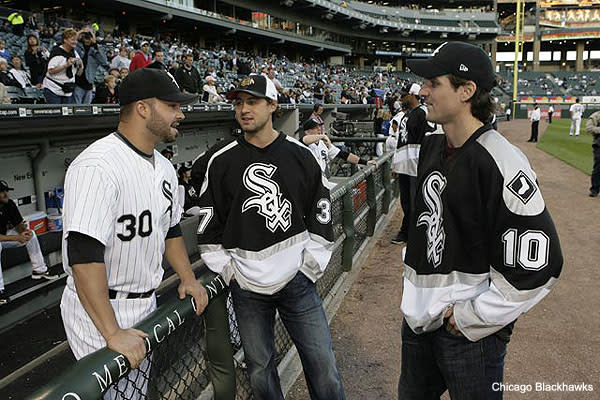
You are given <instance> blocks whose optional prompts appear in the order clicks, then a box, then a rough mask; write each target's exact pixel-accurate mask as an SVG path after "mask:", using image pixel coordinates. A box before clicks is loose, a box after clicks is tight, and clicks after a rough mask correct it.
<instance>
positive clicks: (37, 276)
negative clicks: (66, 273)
mask: <svg viewBox="0 0 600 400" xmlns="http://www.w3.org/2000/svg"><path fill="white" fill-rule="evenodd" d="M58 278H59V276H58V275H50V272H48V271H46V272H35V271H33V272H32V273H31V279H48V280H49V281H51V280H54V279H58Z"/></svg>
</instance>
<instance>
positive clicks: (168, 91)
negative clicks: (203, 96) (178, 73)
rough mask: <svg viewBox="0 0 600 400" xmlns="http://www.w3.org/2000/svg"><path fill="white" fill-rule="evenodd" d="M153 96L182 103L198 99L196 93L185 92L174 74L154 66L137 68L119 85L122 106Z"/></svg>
mask: <svg viewBox="0 0 600 400" xmlns="http://www.w3.org/2000/svg"><path fill="white" fill-rule="evenodd" d="M153 97H156V98H157V99H159V100H163V101H172V102H174V103H180V104H189V103H193V102H195V101H196V100H198V95H196V94H191V93H183V92H182V91H181V90H180V89H179V85H178V84H177V81H175V78H173V75H171V74H170V73H168V72H166V71H163V70H159V69H154V68H138V69H136V70H135V71H133V72H131V73H129V75H127V76H126V77H125V79H123V82H122V83H121V86H120V87H119V104H120V105H122V106H124V105H126V104H129V103H133V102H134V101H138V100H143V99H150V98H153Z"/></svg>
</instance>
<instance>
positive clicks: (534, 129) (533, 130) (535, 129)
mask: <svg viewBox="0 0 600 400" xmlns="http://www.w3.org/2000/svg"><path fill="white" fill-rule="evenodd" d="M539 125H540V121H533V122H532V123H531V137H530V138H529V140H530V141H532V142H537V141H538V127H539Z"/></svg>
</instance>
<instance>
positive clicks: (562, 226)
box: [287, 120, 600, 400]
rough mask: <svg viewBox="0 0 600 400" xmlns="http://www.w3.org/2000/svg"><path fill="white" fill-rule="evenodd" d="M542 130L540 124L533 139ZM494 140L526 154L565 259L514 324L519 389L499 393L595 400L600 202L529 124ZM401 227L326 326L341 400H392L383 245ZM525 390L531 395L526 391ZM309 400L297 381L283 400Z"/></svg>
mask: <svg viewBox="0 0 600 400" xmlns="http://www.w3.org/2000/svg"><path fill="white" fill-rule="evenodd" d="M546 126H547V125H546V123H545V122H542V123H541V125H540V131H541V132H543V131H544V130H545V128H546ZM499 130H500V132H501V133H503V134H504V135H505V136H506V137H507V138H508V139H509V140H510V141H511V142H512V143H513V144H515V145H517V146H518V147H520V148H521V149H522V150H523V151H524V152H525V154H526V155H527V157H528V158H529V160H530V162H531V164H532V165H533V168H534V170H535V171H536V173H537V174H538V181H539V183H540V187H541V190H542V193H543V195H544V198H545V200H546V204H547V207H548V209H549V210H550V213H551V214H552V217H553V219H554V222H555V224H556V227H557V230H558V234H559V236H560V239H561V245H562V249H563V254H564V257H565V264H564V267H563V272H562V275H561V278H560V281H559V283H558V285H557V286H556V287H555V288H554V290H553V291H552V292H551V293H550V294H549V295H548V296H547V297H546V298H545V299H544V300H543V301H542V302H541V303H540V304H538V305H537V306H536V307H534V308H533V309H532V310H531V311H530V312H529V313H528V314H527V315H525V316H522V317H521V318H520V319H519V321H518V322H517V324H516V327H515V332H514V334H513V338H512V340H511V343H510V344H509V347H508V355H507V357H506V368H505V383H506V384H511V385H523V386H522V389H523V391H524V393H520V392H518V391H511V392H505V394H504V398H505V399H509V400H510V399H520V400H529V399H552V400H557V399H561V400H562V399H577V400H580V399H581V400H583V399H590V400H591V399H599V398H600V322H599V321H600V290H599V289H598V287H599V286H600V265H599V264H600V263H599V258H600V251H599V248H600V226H599V225H600V199H599V198H589V197H588V196H587V193H588V188H589V185H590V179H589V176H587V175H585V174H583V173H582V172H580V171H578V170H576V169H575V168H573V167H570V166H568V165H566V164H564V163H563V162H562V161H560V160H558V159H556V158H554V157H552V156H550V155H548V154H546V153H544V152H543V151H541V150H539V149H537V148H536V147H535V146H534V145H533V144H532V143H526V140H527V139H528V138H529V131H530V128H529V122H528V121H524V120H517V121H511V122H504V123H500V127H499ZM566 134H567V135H568V132H566ZM591 156H592V155H591V149H590V157H591ZM399 226H400V215H396V216H395V217H394V218H393V219H392V221H391V222H390V224H388V226H387V227H386V229H385V231H384V233H383V234H382V236H381V239H380V240H379V242H378V243H377V246H376V247H375V249H374V251H373V252H372V253H371V254H370V255H369V258H368V259H367V261H366V262H365V263H364V264H363V266H362V269H361V271H360V273H359V275H358V277H357V279H356V281H355V283H354V285H353V286H352V289H351V290H350V291H349V292H348V294H347V295H346V298H345V299H344V302H343V304H342V306H341V307H340V309H339V310H338V313H337V315H336V317H335V319H334V320H333V322H332V324H331V332H332V337H333V344H334V350H335V353H336V357H337V362H338V366H339V369H340V374H341V376H342V381H343V383H344V388H345V390H346V396H347V398H348V399H349V400H378V399H396V398H397V380H398V376H399V372H400V324H401V321H402V316H401V314H400V298H401V278H402V271H401V267H400V250H401V248H400V247H399V246H395V245H390V244H389V239H390V238H391V237H392V235H393V234H394V233H396V231H397V229H398V228H399ZM538 382H540V383H545V384H557V383H559V384H560V383H564V384H578V383H582V382H583V383H586V384H591V385H593V387H594V391H593V392H564V391H563V392H556V391H554V392H552V391H536V383H538ZM527 385H531V386H530V388H531V389H530V390H529V387H528V386H527ZM308 398H309V395H308V391H307V390H306V386H305V382H304V379H303V378H300V379H299V380H298V382H296V384H295V385H294V386H293V388H292V390H291V391H290V393H289V394H288V396H287V399H290V400H304V399H308ZM444 398H448V396H447V394H446V395H445V397H444Z"/></svg>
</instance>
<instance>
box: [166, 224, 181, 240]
mask: <svg viewBox="0 0 600 400" xmlns="http://www.w3.org/2000/svg"><path fill="white" fill-rule="evenodd" d="M180 236H183V233H182V232H181V226H180V225H179V224H177V225H175V226H172V227H171V228H170V229H169V231H168V232H167V237H166V239H173V238H176V237H180ZM166 239H165V240H166Z"/></svg>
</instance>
